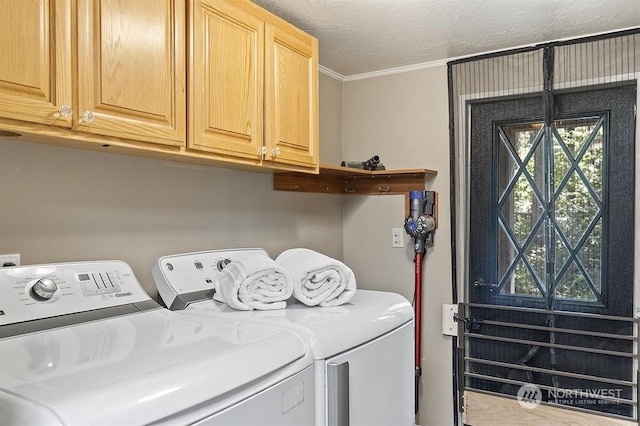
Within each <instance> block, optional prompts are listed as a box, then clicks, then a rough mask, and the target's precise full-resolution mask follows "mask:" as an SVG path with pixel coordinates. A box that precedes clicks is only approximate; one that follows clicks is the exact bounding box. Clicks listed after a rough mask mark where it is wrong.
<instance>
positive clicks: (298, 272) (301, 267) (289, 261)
mask: <svg viewBox="0 0 640 426" xmlns="http://www.w3.org/2000/svg"><path fill="white" fill-rule="evenodd" d="M276 263H277V264H279V265H280V266H282V267H284V268H285V269H287V270H288V271H289V272H290V273H291V277H292V278H293V296H294V297H295V298H296V299H298V300H299V301H301V302H302V303H304V304H305V305H308V306H316V305H320V306H338V305H341V304H343V303H345V302H348V301H349V300H350V299H351V298H352V297H353V295H354V294H355V292H356V278H355V275H354V274H353V271H352V270H351V269H350V268H349V267H348V266H347V265H345V264H344V263H342V262H340V261H339V260H336V259H333V258H331V257H329V256H326V255H324V254H322V253H318V252H316V251H313V250H310V249H306V248H294V249H289V250H285V251H284V252H282V253H280V255H279V256H278V257H277V258H276Z"/></svg>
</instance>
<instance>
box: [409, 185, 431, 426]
mask: <svg viewBox="0 0 640 426" xmlns="http://www.w3.org/2000/svg"><path fill="white" fill-rule="evenodd" d="M434 197H435V193H433V192H430V193H428V197H427V199H426V200H425V193H424V192H422V191H411V192H410V193H409V217H407V218H406V220H405V222H404V229H405V231H406V232H407V234H409V235H410V236H411V237H413V239H414V244H413V250H414V252H415V258H414V262H415V302H414V310H415V414H418V406H419V401H420V398H419V389H420V386H419V385H420V377H421V376H422V367H421V359H422V353H421V343H422V342H421V341H422V339H421V336H422V259H423V255H424V253H425V252H426V244H427V240H429V242H431V241H432V237H431V235H432V233H433V230H434V229H435V227H436V226H435V220H434V218H433V216H432V215H430V214H427V212H426V211H428V212H429V213H431V214H433V206H434ZM427 205H428V207H427Z"/></svg>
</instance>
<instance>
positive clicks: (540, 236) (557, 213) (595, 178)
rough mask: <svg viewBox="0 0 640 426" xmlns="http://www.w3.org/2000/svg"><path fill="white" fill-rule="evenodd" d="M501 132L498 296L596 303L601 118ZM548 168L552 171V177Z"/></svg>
mask: <svg viewBox="0 0 640 426" xmlns="http://www.w3.org/2000/svg"><path fill="white" fill-rule="evenodd" d="M552 134H553V138H552V141H551V142H547V143H545V142H546V141H545V139H544V126H543V123H541V122H535V123H526V124H515V125H511V124H510V125H503V126H499V127H498V133H497V137H498V149H497V157H498V161H497V163H496V164H497V167H498V173H497V176H498V182H497V185H498V196H499V197H498V200H499V201H498V239H497V241H498V265H497V268H498V278H499V283H498V285H499V286H500V292H501V293H502V294H518V295H528V296H537V297H544V296H546V295H547V294H549V293H550V294H552V295H553V296H554V297H555V298H562V299H577V300H584V301H595V300H598V299H599V298H600V295H601V292H602V274H603V271H602V256H603V254H602V253H603V247H602V240H603V235H602V233H603V229H602V223H603V218H602V211H603V209H602V204H603V198H604V194H603V192H604V185H603V177H604V175H603V165H604V164H605V158H604V155H605V149H604V142H605V141H604V119H603V117H588V118H579V119H571V120H557V121H555V122H554V127H553V129H552ZM549 171H551V172H549Z"/></svg>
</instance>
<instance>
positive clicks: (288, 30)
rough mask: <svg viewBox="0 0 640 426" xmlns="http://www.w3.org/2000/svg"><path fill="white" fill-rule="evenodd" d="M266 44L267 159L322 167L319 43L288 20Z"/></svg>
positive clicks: (271, 29)
mask: <svg viewBox="0 0 640 426" xmlns="http://www.w3.org/2000/svg"><path fill="white" fill-rule="evenodd" d="M266 43H267V44H266V46H267V47H266V57H265V61H266V68H265V80H266V84H265V87H266V89H265V90H266V94H265V97H266V102H265V108H266V113H265V129H266V136H265V137H266V143H265V145H266V146H267V153H266V155H267V158H266V159H267V160H270V161H277V162H279V163H287V164H294V165H300V166H304V167H309V166H310V167H313V168H315V169H317V167H318V109H317V104H318V41H317V40H316V39H315V38H314V37H312V36H310V35H308V34H305V33H303V32H302V31H299V30H298V29H296V28H295V27H293V26H291V25H289V24H287V23H284V22H283V23H282V24H273V25H272V24H267V26H266Z"/></svg>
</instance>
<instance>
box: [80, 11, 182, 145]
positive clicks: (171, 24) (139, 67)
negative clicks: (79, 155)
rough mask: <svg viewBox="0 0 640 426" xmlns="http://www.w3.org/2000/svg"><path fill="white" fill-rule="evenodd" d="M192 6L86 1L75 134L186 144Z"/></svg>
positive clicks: (81, 31)
mask: <svg viewBox="0 0 640 426" xmlns="http://www.w3.org/2000/svg"><path fill="white" fill-rule="evenodd" d="M184 3H185V2H184V1H181V0H128V1H117V0H102V1H99V0H95V1H93V0H78V75H77V77H78V95H77V98H78V101H77V106H76V110H77V115H76V117H77V123H75V125H74V128H75V129H77V130H81V131H83V132H90V133H95V134H100V135H109V136H116V137H122V138H129V139H134V140H143V141H148V142H155V143H161V144H168V145H178V146H184V145H185V141H186V96H185V82H186V68H185V64H186V58H185V40H184V34H185V25H186V21H185V19H186V17H185V4H184Z"/></svg>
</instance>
